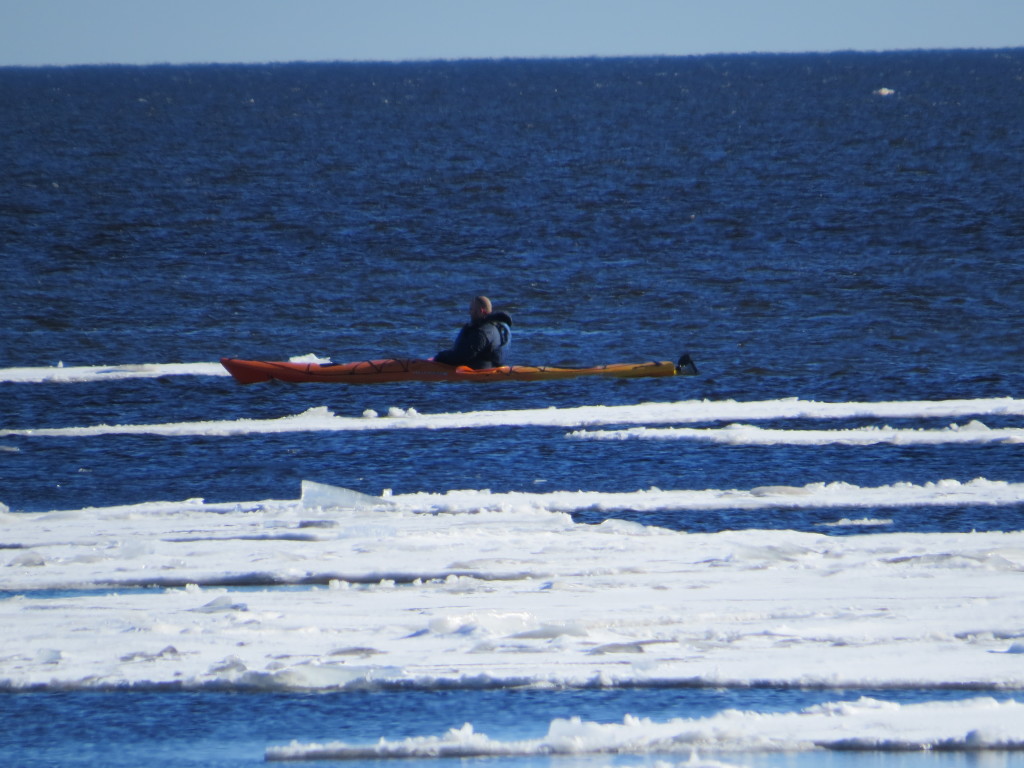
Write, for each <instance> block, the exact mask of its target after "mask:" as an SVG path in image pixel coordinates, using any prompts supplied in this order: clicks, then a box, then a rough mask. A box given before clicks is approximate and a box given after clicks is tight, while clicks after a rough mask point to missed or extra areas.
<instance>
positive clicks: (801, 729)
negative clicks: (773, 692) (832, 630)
mask: <svg viewBox="0 0 1024 768" xmlns="http://www.w3.org/2000/svg"><path fill="white" fill-rule="evenodd" d="M1022 727H1024V704H1021V703H1019V702H1017V701H1012V700H1011V701H999V700H997V699H994V698H991V697H977V698H974V699H968V700H965V701H957V702H927V703H922V704H910V705H900V704H897V703H894V702H888V701H883V700H879V699H873V698H867V697H863V698H860V699H858V700H855V701H836V702H833V703H828V704H820V705H817V706H813V707H808V708H806V709H803V710H800V711H797V712H777V713H762V712H752V711H739V710H726V711H724V712H720V713H718V714H715V715H713V716H710V717H703V718H692V719H687V718H676V719H672V720H669V721H666V722H656V721H653V720H650V719H648V718H638V717H632V716H628V715H627V716H626V717H625V718H624V719H623V721H622V722H621V723H595V722H587V721H583V720H581V719H580V718H568V719H557V720H553V721H552V722H551V724H550V726H549V727H548V732H547V734H546V735H545V736H543V737H542V738H539V739H524V740H518V741H499V740H495V739H491V738H489V737H487V736H486V735H485V734H482V733H477V732H476V731H475V730H474V729H473V726H472V725H471V724H469V723H467V724H465V725H463V726H462V727H461V728H452V729H451V730H449V731H448V732H447V733H445V734H444V735H442V736H419V737H410V738H406V739H401V740H393V741H389V740H387V739H381V740H380V741H378V742H376V743H374V744H366V745H358V744H347V743H345V742H332V743H327V744H301V743H299V742H292V743H291V744H289V745H287V746H273V747H269V748H267V750H266V759H267V760H268V761H279V760H357V759H358V760H381V759H388V758H442V759H443V758H453V757H459V758H465V757H546V756H551V755H608V754H616V755H618V754H632V755H646V754H663V755H680V754H682V755H696V754H697V753H698V752H699V753H703V754H707V753H715V754H720V753H737V752H739V753H750V752H797V751H807V750H813V749H832V750H865V751H866V750H885V751H899V752H905V751H909V750H916V751H924V750H936V751H937V750H944V751H954V750H955V751H964V752H976V751H980V750H1021V749H1024V732H1022ZM695 764H696V765H699V764H700V763H699V762H695Z"/></svg>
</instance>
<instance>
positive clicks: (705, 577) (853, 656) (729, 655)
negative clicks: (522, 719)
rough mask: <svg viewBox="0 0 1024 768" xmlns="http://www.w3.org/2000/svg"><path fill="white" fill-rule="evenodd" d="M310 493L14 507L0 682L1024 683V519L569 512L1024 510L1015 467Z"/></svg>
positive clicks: (275, 686) (2, 535)
mask: <svg viewBox="0 0 1024 768" xmlns="http://www.w3.org/2000/svg"><path fill="white" fill-rule="evenodd" d="M304 496H305V499H304V500H300V499H290V500H264V501H255V502H244V503H243V502H239V503H231V504H206V503H204V502H203V501H202V500H201V499H190V500H186V501H183V502H148V503H145V504H136V505H126V506H119V507H106V508H86V509H77V510H63V511H54V512H49V513H10V512H0V577H2V582H0V584H2V586H0V590H2V591H0V598H2V599H0V627H4V628H5V629H4V630H3V631H0V689H6V690H25V689H50V688H56V689H63V688H107V689H109V688H120V687H133V688H147V687H148V688H151V687H173V688H204V687H216V688H221V689H223V688H228V689H232V688H234V689H265V690H344V689H351V688H358V689H366V688H385V689H386V688H421V689H437V688H451V687H461V688H474V687H476V688H483V687H495V686H537V687H550V686H569V687H582V686H618V685H688V686H693V685H701V686H750V685H773V686H783V687H785V686H791V687H794V686H815V687H834V688H853V687H863V688H882V689H884V688H895V687H952V688H971V689H982V690H985V689H987V690H990V691H999V690H1014V691H1024V663H1022V661H1021V660H1022V659H1024V601H1022V600H1021V599H1020V594H1021V590H1020V582H1021V578H1022V575H1024V531H1020V530H1016V531H1009V532H977V533H930V534H923V533H866V534H862V535H852V536H844V537H833V536H828V535H825V534H824V533H821V534H818V533H804V532H797V531H789V530H740V531H723V532H720V533H714V534H688V533H684V532H676V531H670V530H666V529H662V528H657V527H652V526H645V525H641V524H638V523H634V522H626V521H622V520H608V521H605V522H603V523H602V524H600V525H585V524H579V523H575V522H574V521H573V519H572V518H571V517H570V515H569V514H567V513H566V511H565V510H570V509H579V508H582V507H586V506H591V505H594V504H609V505H620V504H624V505H628V506H630V507H633V508H638V507H639V508H645V507H646V506H648V505H649V506H650V508H654V507H655V506H657V505H662V508H664V505H665V504H666V503H667V504H672V503H676V504H678V505H679V506H678V508H679V509H689V510H694V511H695V512H698V513H699V510H700V509H701V508H702V507H706V506H707V505H714V504H719V505H725V504H728V505H743V504H748V505H751V506H757V505H763V506H765V507H770V506H772V505H775V506H776V507H778V506H785V505H787V504H791V503H794V500H795V503H802V501H801V500H803V501H806V500H807V499H808V498H815V497H816V499H817V500H816V501H814V502H812V503H815V504H817V505H819V506H820V507H821V516H822V523H828V522H830V521H835V520H837V519H840V518H843V519H845V517H846V514H845V513H846V512H848V510H849V509H850V508H854V509H856V508H857V507H862V508H863V507H871V508H875V507H877V506H879V505H884V504H886V503H893V504H897V503H898V504H906V503H908V499H914V498H918V499H920V500H921V501H922V503H923V502H924V501H925V500H927V503H936V502H937V501H938V502H939V503H941V501H942V500H943V499H947V500H950V501H954V500H958V501H961V502H967V500H971V501H970V502H969V503H1005V504H1016V505H1019V504H1020V501H1021V499H1022V498H1024V487H1022V486H1021V485H1014V484H1009V483H1000V482H993V481H987V480H976V481H974V482H971V483H956V482H954V481H943V482H937V483H934V484H928V485H923V486H911V485H905V484H898V485H892V486H886V487H883V488H861V487H857V486H852V485H845V484H840V485H835V486H808V487H806V488H797V489H793V488H762V489H753V490H749V491H742V490H733V491H725V490H707V491H657V490H650V491H644V492H639V493H636V494H622V495H621V496H619V495H603V494H593V493H590V492H580V493H575V494H574V493H564V494H538V495H532V494H491V493H488V492H487V491H484V490H462V491H452V492H450V493H446V494H401V495H393V496H387V495H385V496H382V497H380V498H376V497H367V496H365V495H363V494H356V495H348V494H346V493H343V492H340V491H339V493H338V494H337V495H335V494H332V492H331V491H330V490H329V488H322V487H321V488H312V487H311V488H308V490H307V491H306V492H305V494H304ZM986 500H987V501H986ZM686 505H689V506H686ZM840 505H844V506H845V508H844V509H843V512H844V514H840V513H839V512H838V511H830V507H832V506H840ZM766 514H776V515H777V514H780V513H779V512H778V511H774V512H770V511H767V510H766ZM1014 516H1016V518H1015V517H1014ZM1007 519H1008V520H1013V519H1017V520H1018V521H1019V520H1020V514H1019V511H1014V510H1010V509H1009V508H1008V512H1007ZM285 587H287V588H285ZM1022 732H1024V730H1022V729H1018V733H1022ZM947 736H948V737H949V738H954V737H955V734H947ZM956 738H959V737H956Z"/></svg>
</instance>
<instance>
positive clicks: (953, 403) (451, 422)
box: [0, 398, 1024, 437]
mask: <svg viewBox="0 0 1024 768" xmlns="http://www.w3.org/2000/svg"><path fill="white" fill-rule="evenodd" d="M986 415H990V416H1007V415H1010V416H1020V415H1024V400H1019V399H1013V398H987V399H977V400H936V401H930V400H923V401H905V402H878V403H819V402H814V401H809V400H797V399H783V400H764V401H752V402H737V401H733V400H724V401H708V400H689V401H682V402H676V403H642V404H638V405H618V406H606V405H589V406H580V407H577V408H553V407H552V408H533V409H525V410H509V411H469V412H465V413H437V414H423V413H418V412H417V411H416V410H415V409H413V408H408V409H403V408H399V407H392V408H390V409H389V410H388V412H387V414H386V415H385V416H381V415H380V414H378V413H377V412H375V411H372V410H366V411H364V412H363V413H362V414H361V415H360V416H339V415H337V414H335V413H334V412H333V411H331V410H330V409H329V408H327V407H325V406H320V407H316V408H310V409H309V410H307V411H304V412H303V413H300V414H296V415H292V416H284V417H281V418H277V419H233V420H224V421H198V422H175V423H166V424H114V425H110V424H97V425H93V426H84V427H59V428H41V429H5V430H0V437H3V436H11V435H25V436H35V437H47V436H54V437H91V436H97V435H164V436H208V437H221V436H229V435H244V434H271V433H285V432H352V431H367V430H374V431H379V430H398V429H470V428H486V427H498V426H543V427H562V428H573V429H580V428H584V427H594V426H605V425H610V424H615V425H618V424H637V425H649V424H686V423H694V422H721V421H725V422H735V421H757V420H766V419H850V418H890V419H892V418H929V419H934V418H943V419H948V418H962V417H970V416H979V417H981V416H986ZM954 431H961V430H952V429H950V430H949V432H950V433H953V432H954ZM967 431H968V432H971V429H968V430H967ZM976 431H979V432H980V431H982V430H980V429H979V430H976Z"/></svg>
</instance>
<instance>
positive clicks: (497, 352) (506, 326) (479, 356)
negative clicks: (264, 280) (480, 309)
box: [434, 312, 512, 369]
mask: <svg viewBox="0 0 1024 768" xmlns="http://www.w3.org/2000/svg"><path fill="white" fill-rule="evenodd" d="M511 344H512V318H511V317H509V315H508V313H506V312H491V314H489V315H488V316H487V317H485V318H483V319H482V320H479V321H476V322H472V323H466V324H465V325H464V326H462V330H461V331H459V335H458V337H456V339H455V345H454V346H453V347H452V348H451V349H446V350H444V351H442V352H438V353H437V354H436V355H435V356H434V359H435V360H436V361H437V362H439V363H447V364H448V365H468V366H469V367H470V368H475V369H480V368H497V367H499V366H502V365H508V362H507V354H508V349H509V346H510V345H511Z"/></svg>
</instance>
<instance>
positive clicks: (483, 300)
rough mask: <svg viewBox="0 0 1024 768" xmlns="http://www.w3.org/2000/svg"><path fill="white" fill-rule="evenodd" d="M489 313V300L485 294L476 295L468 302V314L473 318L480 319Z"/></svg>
mask: <svg viewBox="0 0 1024 768" xmlns="http://www.w3.org/2000/svg"><path fill="white" fill-rule="evenodd" d="M489 314H491V300H490V299H488V298H487V297H486V296H477V297H476V298H475V299H473V301H471V302H470V303H469V316H470V317H472V318H473V319H474V320H482V319H483V318H485V317H487V316H488V315H489Z"/></svg>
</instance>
